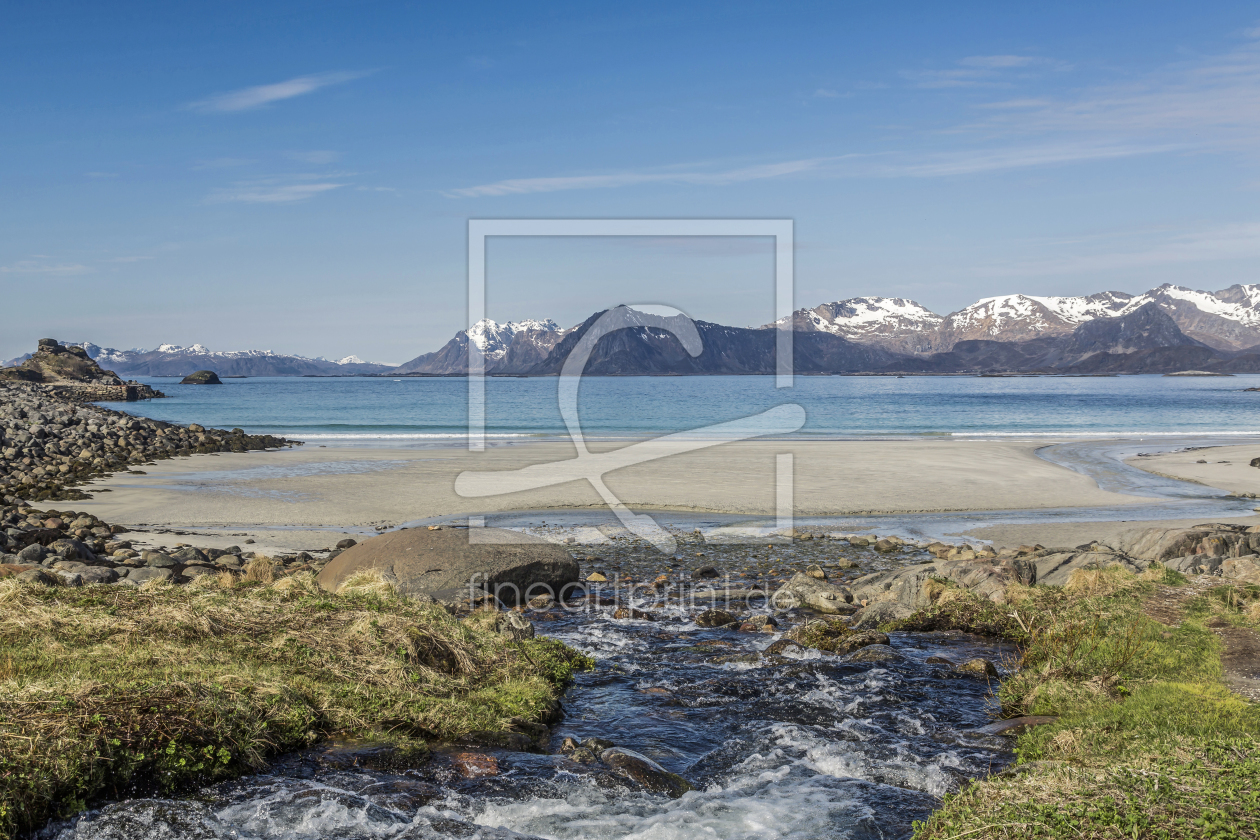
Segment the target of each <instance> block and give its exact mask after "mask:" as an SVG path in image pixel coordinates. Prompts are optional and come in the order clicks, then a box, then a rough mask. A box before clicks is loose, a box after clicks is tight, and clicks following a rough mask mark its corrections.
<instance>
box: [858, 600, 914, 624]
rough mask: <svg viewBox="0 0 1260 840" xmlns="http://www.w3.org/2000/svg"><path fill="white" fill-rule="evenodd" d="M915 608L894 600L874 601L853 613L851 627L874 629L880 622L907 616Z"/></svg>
mask: <svg viewBox="0 0 1260 840" xmlns="http://www.w3.org/2000/svg"><path fill="white" fill-rule="evenodd" d="M916 609H918V608H917V607H908V606H906V605H905V604H899V603H897V602H896V601H876V602H875V603H873V604H870V605H869V606H867V607H864V608H862V609H860V610H858V611H857V612H856V613H854V615H853V624H852V627H853V629H854V630H874V629H875V628H876V627H879V626H880V625H881V624H887V623H888V622H890V621H900V620H901V619H903V618H909V617H910V616H912V615H914V613H915V610H916Z"/></svg>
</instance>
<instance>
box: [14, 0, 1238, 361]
mask: <svg viewBox="0 0 1260 840" xmlns="http://www.w3.org/2000/svg"><path fill="white" fill-rule="evenodd" d="M0 71H2V72H3V78H4V79H5V84H4V86H3V88H0V124H2V125H3V126H4V128H3V131H2V132H0V152H3V154H0V287H2V288H3V298H2V300H3V304H2V308H0V358H7V357H9V356H13V355H16V354H18V353H20V352H24V351H27V350H29V349H30V348H31V346H33V344H34V342H35V340H36V339H37V338H39V337H42V336H47V335H53V336H57V337H60V338H66V339H76V340H92V341H95V342H97V343H99V344H104V345H108V346H116V347H133V346H144V347H152V346H155V345H156V344H158V343H161V342H175V343H186V344H191V343H194V342H200V343H203V344H206V345H208V346H210V347H212V348H215V349H246V348H263V349H272V350H275V351H277V352H292V353H300V354H303V355H311V356H314V355H324V356H328V357H331V358H337V357H339V356H343V355H349V354H351V353H354V354H358V355H360V356H362V357H364V358H369V359H374V360H384V361H403V360H405V359H408V358H410V357H412V356H415V355H417V354H418V353H420V352H422V351H425V350H430V349H434V348H436V347H437V346H440V345H441V344H442V343H443V342H444V341H445V340H446V339H447V338H449V337H450V335H452V334H453V333H454V332H455V331H456V330H457V329H459V328H460V326H461V325H462V323H463V321H464V317H465V315H464V305H465V291H464V272H465V265H464V250H465V225H466V220H467V219H469V218H495V217H498V218H517V217H525V218H530V217H575V218H588V217H684V218H693V217H702V218H708V217H766V218H784V217H786V218H792V219H794V220H795V222H796V236H797V240H798V252H797V283H796V288H797V292H796V295H797V303H798V305H801V306H813V305H816V304H818V303H821V302H824V301H831V300H837V299H841V298H845V297H851V296H856V295H885V296H905V297H912V298H914V299H916V300H919V301H920V302H922V303H923V304H925V305H927V306H929V307H930V308H932V309H935V310H936V311H938V312H948V311H951V310H954V309H958V308H960V307H962V306H964V305H966V304H968V303H970V302H972V301H973V300H975V299H977V298H980V297H985V296H989V295H995V294H1003V293H1008V292H1016V291H1020V292H1026V293H1030V294H1078V293H1090V292H1095V291H1100V290H1105V289H1116V290H1121V291H1130V292H1139V291H1144V290H1145V289H1147V288H1150V287H1152V286H1155V285H1158V284H1160V283H1164V282H1172V283H1178V284H1181V285H1186V286H1192V287H1195V288H1206V289H1217V288H1223V287H1225V286H1228V285H1231V284H1233V283H1249V282H1260V272H1258V271H1257V267H1258V266H1260V201H1258V199H1260V190H1258V187H1260V170H1258V167H1257V163H1258V162H1260V161H1258V160H1257V154H1258V153H1257V150H1258V149H1260V144H1258V143H1257V141H1258V140H1260V13H1258V12H1257V7H1256V6H1255V4H1245V3H1231V2H1219V3H1214V4H1193V5H1192V4H1189V3H1151V2H1144V3H1113V4H1107V5H1106V7H1105V8H1100V4H1096V3H1056V4H1039V6H1033V5H1031V4H1009V3H1007V4H1000V3H972V4H968V3H950V4H940V3H906V4H901V5H892V4H856V3H851V4H837V3H819V4H813V3H774V4H769V3H767V4H743V3H720V4H717V3H715V4H686V5H684V6H682V7H679V6H678V5H677V4H672V3H671V4H664V3H662V4H656V3H637V4H623V5H616V6H614V5H612V4H601V5H596V4H572V5H566V4H519V3H517V4H437V3H432V4H411V3H335V2H333V3H300V4H299V3H292V4H286V3H266V2H257V3H240V4H231V3H215V4H209V3H207V4H197V3H180V4H158V3H153V4H130V3H110V4H100V3H83V4H67V3H57V2H48V3H22V4H9V5H8V6H6V11H5V24H4V26H3V27H0ZM488 265H489V277H490V288H489V292H488V298H489V311H490V315H491V317H494V318H497V319H499V320H508V319H513V318H523V317H541V318H545V317H551V318H554V319H556V320H557V321H559V322H561V323H562V324H564V325H569V324H572V323H575V322H577V321H579V320H581V319H582V318H584V317H585V316H586V315H588V314H590V313H591V312H593V311H596V310H598V309H601V308H604V307H606V306H609V305H612V304H616V303H620V302H643V303H647V302H656V303H667V304H671V305H675V306H679V307H680V308H683V309H684V310H686V311H688V312H690V313H691V314H692V315H693V316H695V317H699V318H704V319H706V320H713V321H719V322H722V323H730V324H760V323H764V322H765V321H767V320H769V319H770V315H771V314H772V309H771V296H770V282H771V274H770V271H771V266H772V261H771V258H770V249H769V245H768V243H767V242H765V241H758V240H753V241H739V240H705V241H695V242H681V241H678V240H633V241H603V240H598V241H575V240H534V241H525V240H502V241H496V242H495V243H493V244H492V246H491V249H490V255H489V262H488Z"/></svg>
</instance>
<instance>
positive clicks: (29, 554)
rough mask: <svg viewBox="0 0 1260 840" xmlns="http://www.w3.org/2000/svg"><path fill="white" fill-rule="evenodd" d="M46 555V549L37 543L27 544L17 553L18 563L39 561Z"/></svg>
mask: <svg viewBox="0 0 1260 840" xmlns="http://www.w3.org/2000/svg"><path fill="white" fill-rule="evenodd" d="M47 556H48V549H46V548H44V547H43V546H42V545H40V544H39V543H34V544H33V545H28V546H27V547H26V548H24V549H22V550H21V551H19V552H18V553H17V558H18V562H19V563H40V562H43V559H44V558H45V557H47Z"/></svg>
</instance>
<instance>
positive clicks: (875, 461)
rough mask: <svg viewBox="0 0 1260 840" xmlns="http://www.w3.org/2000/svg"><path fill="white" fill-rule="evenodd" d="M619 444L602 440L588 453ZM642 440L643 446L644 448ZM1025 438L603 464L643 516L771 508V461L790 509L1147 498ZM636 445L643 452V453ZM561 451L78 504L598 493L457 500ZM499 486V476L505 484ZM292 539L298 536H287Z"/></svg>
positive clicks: (246, 516) (454, 504)
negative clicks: (467, 477)
mask: <svg viewBox="0 0 1260 840" xmlns="http://www.w3.org/2000/svg"><path fill="white" fill-rule="evenodd" d="M623 445H624V444H610V443H605V444H602V445H600V446H599V451H601V452H612V451H614V450H616V449H617V448H618V447H619V446H623ZM646 445H647V446H648V447H650V446H651V444H646ZM1044 445H1046V444H1045V443H1044V442H1028V441H992V440H986V441H958V440H945V441H913V440H898V441H782V442H764V441H755V442H728V443H723V444H720V445H718V446H715V447H714V448H712V449H708V450H704V451H700V452H694V453H690V454H686V455H677V456H671V457H668V458H662V459H660V460H655V461H648V462H646V463H641V464H636V465H632V466H627V467H624V468H621V469H618V470H616V471H613V472H609V473H608V474H606V475H605V476H604V479H605V481H606V482H607V484H608V486H609V488H610V489H612V490H613V492H614V493H616V494H617V496H618V497H619V498H620V499H621V500H622V501H623V502H624V503H625V504H626V505H628V506H630V507H631V508H636V509H647V510H673V511H703V512H717V513H732V514H759V515H773V514H774V512H775V509H776V508H775V505H776V498H775V456H776V455H777V454H779V453H783V452H789V453H791V454H792V455H793V460H794V476H795V481H794V509H795V512H796V514H797V515H798V516H840V515H845V514H861V513H916V512H930V511H969V510H970V511H983V510H1009V509H1039V508H1042V509H1044V508H1072V507H1112V506H1123V505H1132V504H1140V503H1142V502H1145V501H1150V500H1149V499H1144V498H1142V497H1137V496H1132V495H1126V494H1121V493H1114V492H1107V491H1104V490H1100V489H1099V488H1098V486H1097V484H1096V483H1095V482H1094V481H1093V480H1092V479H1090V478H1089V477H1087V476H1085V475H1081V474H1079V473H1076V472H1073V471H1071V470H1068V469H1065V468H1063V467H1060V466H1056V465H1054V464H1052V463H1049V462H1047V461H1045V460H1043V459H1041V458H1039V457H1038V456H1037V454H1036V452H1037V450H1038V449H1039V448H1040V447H1042V446H1044ZM648 451H649V452H650V451H651V449H650V448H649V450H648ZM573 455H574V450H573V447H572V445H570V444H565V443H529V444H515V445H511V446H501V447H495V448H492V449H490V450H488V451H487V452H485V453H470V452H468V451H467V450H466V449H459V448H454V447H452V448H443V449H419V450H418V449H369V448H354V449H351V448H341V449H338V448H332V447H329V448H314V447H310V446H307V447H303V448H300V449H296V450H291V451H283V452H266V453H255V454H251V455H249V456H237V455H232V454H223V455H218V456H215V457H212V458H196V459H176V460H173V461H164V462H161V463H160V464H157V465H155V466H150V467H147V468H146V469H145V472H146V473H147V474H146V475H143V476H137V475H129V474H128V475H115V476H113V477H110V478H108V479H105V480H103V481H101V482H98V483H96V484H94V485H93V486H94V487H96V488H98V489H108V490H110V492H109V493H102V494H99V495H97V496H96V498H94V499H92V500H91V501H88V502H84V503H82V505H83V507H84V508H85V509H87V510H90V511H91V512H93V513H94V514H95V515H97V516H100V517H102V518H104V519H108V520H109V521H112V522H120V523H127V524H137V525H138V524H141V523H145V524H150V525H153V524H157V525H169V526H187V527H205V526H233V527H235V526H241V528H240V529H238V530H242V529H243V530H248V529H250V528H260V529H266V528H277V527H283V528H287V529H288V528H291V529H297V530H299V531H300V530H301V529H302V528H304V527H320V528H341V529H351V530H356V529H357V530H360V531H361V530H362V529H371V528H375V527H376V526H380V525H387V526H395V525H399V524H402V523H404V522H409V521H414V520H420V519H427V518H432V517H440V516H454V515H462V514H479V513H484V512H492V511H509V510H546V509H557V510H559V509H586V508H594V507H601V506H602V505H603V502H602V500H601V499H600V497H599V496H598V494H597V493H596V492H595V491H594V489H593V488H592V487H591V486H590V485H589V484H588V483H587V482H585V481H570V482H568V483H564V484H559V485H557V486H553V487H546V488H542V489H538V490H530V491H520V492H513V493H507V494H505V495H502V496H487V497H477V498H465V497H461V496H460V495H459V494H458V493H457V492H456V490H455V482H456V477H457V476H458V475H459V474H460V473H461V472H464V471H466V470H476V471H503V472H505V473H506V472H507V471H511V470H517V469H520V468H522V467H525V466H529V465H537V464H546V463H550V462H557V461H563V460H566V459H571V458H572V457H573ZM505 489H507V488H506V481H505ZM293 538H294V539H299V538H300V539H305V537H299V536H298V535H297V534H294V535H293Z"/></svg>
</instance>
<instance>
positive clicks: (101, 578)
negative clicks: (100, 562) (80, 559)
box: [79, 566, 118, 584]
mask: <svg viewBox="0 0 1260 840" xmlns="http://www.w3.org/2000/svg"><path fill="white" fill-rule="evenodd" d="M79 574H80V575H82V577H83V582H84V583H85V584H87V583H113V582H114V581H116V580H118V572H115V571H114V570H113V569H111V568H109V567H108V566H88V567H86V568H83V569H80V570H79Z"/></svg>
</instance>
